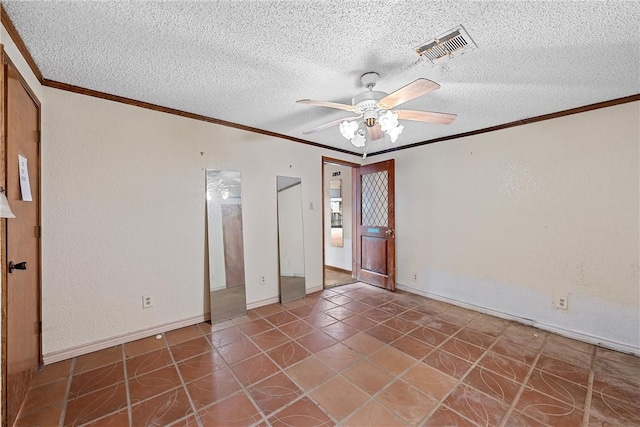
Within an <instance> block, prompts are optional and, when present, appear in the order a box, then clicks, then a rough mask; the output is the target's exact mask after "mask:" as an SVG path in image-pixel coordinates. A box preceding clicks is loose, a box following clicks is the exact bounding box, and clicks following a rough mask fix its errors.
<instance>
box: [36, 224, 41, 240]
mask: <svg viewBox="0 0 640 427" xmlns="http://www.w3.org/2000/svg"><path fill="white" fill-rule="evenodd" d="M35 233H36V239H39V238H41V237H42V226H41V225H36V226H35Z"/></svg>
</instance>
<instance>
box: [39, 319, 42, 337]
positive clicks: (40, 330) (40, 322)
mask: <svg viewBox="0 0 640 427" xmlns="http://www.w3.org/2000/svg"><path fill="white" fill-rule="evenodd" d="M38 333H39V334H42V320H41V321H39V322H38Z"/></svg>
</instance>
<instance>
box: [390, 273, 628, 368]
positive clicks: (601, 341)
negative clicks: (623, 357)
mask: <svg viewBox="0 0 640 427" xmlns="http://www.w3.org/2000/svg"><path fill="white" fill-rule="evenodd" d="M396 288H397V289H400V290H403V291H406V292H409V293H412V294H416V295H422V296H424V297H427V298H431V299H434V300H438V301H442V302H446V303H449V304H452V305H456V306H458V307H462V308H468V309H470V310H474V311H479V312H480V313H484V314H488V315H490V316H495V317H499V318H501V319H506V320H512V321H514V322H518V323H522V324H525V325H528V326H533V327H535V328H538V329H542V330H543V331H547V332H552V333H554V334H558V335H562V336H564V337H567V338H571V339H575V340H578V341H583V342H586V343H588V344H593V345H597V346H600V347H605V348H608V349H611V350H615V351H619V352H622V353H627V354H633V355H635V356H640V348H638V347H633V346H630V345H628V344H625V343H621V342H618V341H614V340H610V339H606V338H602V337H598V336H595V335H590V334H585V333H582V332H576V331H572V330H570V329H564V328H561V327H559V326H555V325H551V324H548V323H544V322H538V321H535V320H531V319H525V318H524V317H518V316H514V315H513V314H509V313H504V312H502V311H497V310H492V309H490V308H485V307H481V306H478V305H474V304H469V303H466V302H463V301H458V300H456V299H453V298H448V297H444V296H442V295H438V294H434V293H431V292H426V291H422V290H419V289H414V288H410V287H408V286H405V285H400V284H396Z"/></svg>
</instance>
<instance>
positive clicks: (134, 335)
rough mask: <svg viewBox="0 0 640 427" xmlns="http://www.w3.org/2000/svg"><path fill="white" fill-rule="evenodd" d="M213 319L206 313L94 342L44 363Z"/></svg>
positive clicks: (46, 358)
mask: <svg viewBox="0 0 640 427" xmlns="http://www.w3.org/2000/svg"><path fill="white" fill-rule="evenodd" d="M210 318H211V315H210V314H209V313H205V314H202V315H199V316H195V317H190V318H188V319H183V320H178V321H176V322H169V323H164V324H162V325H158V326H153V327H151V328H146V329H140V330H138V331H135V332H131V333H128V334H123V335H118V336H115V337H111V338H106V339H103V340H98V341H93V342H90V343H88V344H83V345H79V346H76V347H71V348H67V349H64V350H60V351H54V352H51V353H47V354H44V355H43V356H42V361H43V363H44V364H45V365H50V364H52V363H56V362H60V361H61V360H66V359H71V358H73V357H77V356H82V355H83V354H88V353H92V352H94V351H98V350H104V349H105V348H109V347H113V346H115V345H120V344H124V343H128V342H131V341H135V340H139V339H142V338H146V337H150V336H152V335H156V334H162V333H165V332H169V331H173V330H175V329H180V328H185V327H187V326H191V325H196V324H198V323H202V322H206V321H207V320H209V319H210Z"/></svg>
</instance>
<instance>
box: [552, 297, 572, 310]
mask: <svg viewBox="0 0 640 427" xmlns="http://www.w3.org/2000/svg"><path fill="white" fill-rule="evenodd" d="M553 305H554V307H555V308H557V309H559V310H568V309H569V297H567V296H566V295H558V296H556V299H555V300H554V301H553Z"/></svg>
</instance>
